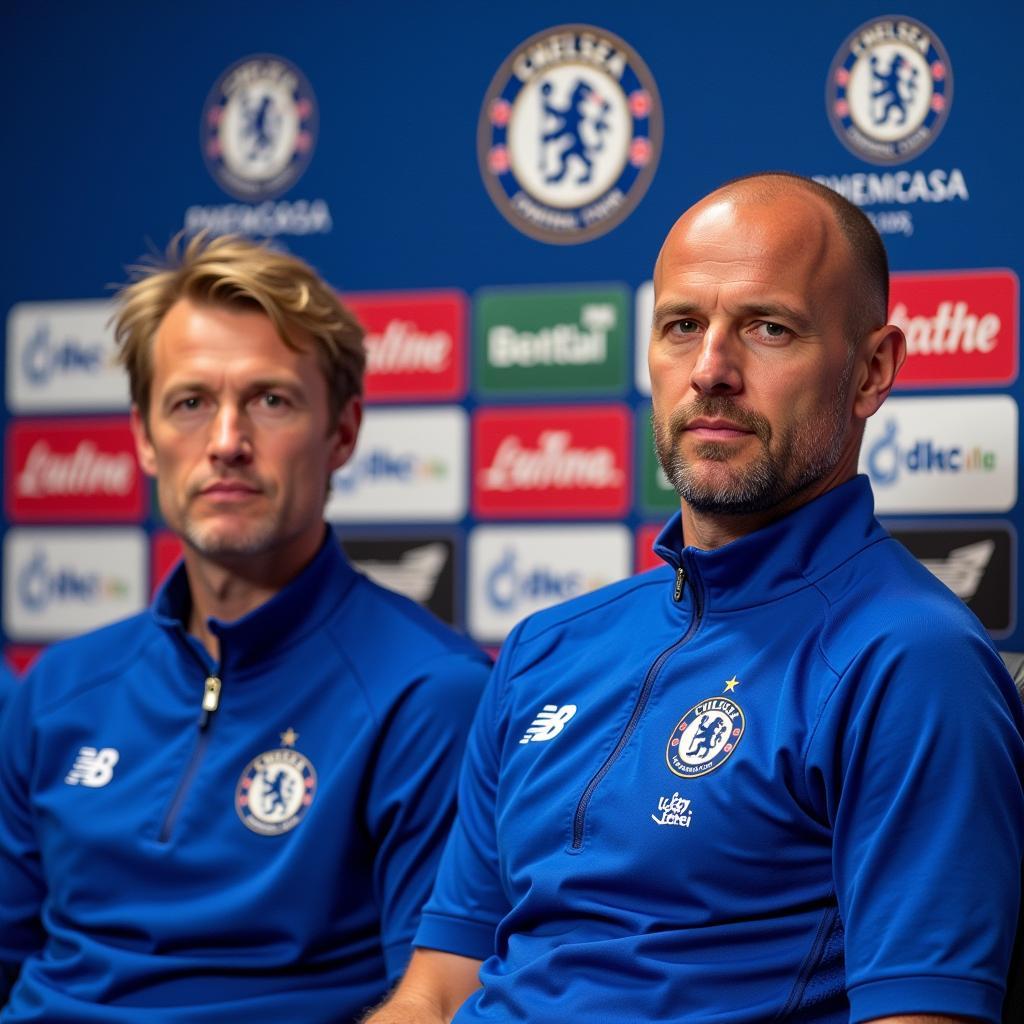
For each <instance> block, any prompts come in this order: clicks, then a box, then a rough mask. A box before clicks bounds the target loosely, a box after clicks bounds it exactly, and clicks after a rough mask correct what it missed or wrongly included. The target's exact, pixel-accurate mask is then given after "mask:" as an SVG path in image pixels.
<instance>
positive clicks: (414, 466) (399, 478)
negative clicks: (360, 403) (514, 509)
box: [325, 406, 468, 523]
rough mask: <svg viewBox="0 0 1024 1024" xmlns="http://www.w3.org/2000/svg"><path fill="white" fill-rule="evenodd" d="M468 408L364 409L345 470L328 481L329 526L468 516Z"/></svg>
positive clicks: (444, 519)
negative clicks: (355, 442)
mask: <svg viewBox="0 0 1024 1024" xmlns="http://www.w3.org/2000/svg"><path fill="white" fill-rule="evenodd" d="M467 443H468V425H467V417H466V412H465V410H464V409H461V408H459V407H457V406H444V407H442V408H434V409H383V408H379V407H378V408H371V409H369V410H367V413H366V417H365V419H364V421H363V428H362V431H361V432H360V436H359V443H358V445H357V446H356V451H355V454H354V455H353V457H352V458H351V459H350V460H349V463H348V465H346V466H344V467H343V468H342V469H340V470H338V472H336V473H335V474H334V477H333V479H332V481H331V495H330V498H329V499H328V501H327V508H326V511H325V515H326V517H327V519H328V521H330V522H371V523H372V522H378V521H381V520H386V521H390V522H400V521H403V520H408V521H413V522H452V521H455V520H459V519H461V518H462V517H463V516H464V515H465V513H466V467H467V451H466V447H467Z"/></svg>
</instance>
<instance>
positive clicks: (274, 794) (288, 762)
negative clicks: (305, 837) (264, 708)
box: [235, 730, 316, 836]
mask: <svg viewBox="0 0 1024 1024" xmlns="http://www.w3.org/2000/svg"><path fill="white" fill-rule="evenodd" d="M290 733H291V730H289V734H290ZM284 735H287V734H283V735H282V739H283V738H284ZM285 742H287V741H285ZM314 796H316V771H315V770H314V769H313V766H312V765H311V764H310V763H309V759H308V758H306V757H305V756H304V755H302V754H300V753H299V752H298V751H297V750H292V749H291V748H289V747H287V746H285V747H279V748H278V749H277V750H268V751H266V753H263V754H260V755H259V757H254V758H253V759H252V760H251V761H250V762H249V763H248V764H247V765H246V766H245V771H243V772H242V777H241V778H240V779H239V780H238V787H237V788H236V789H235V810H236V811H238V816H239V817H240V818H241V819H242V822H243V823H244V824H245V826H246V828H250V829H252V831H253V832H258V833H259V834H260V835H261V836H278V835H281V833H282V832H289V831H291V829H293V828H295V826H296V825H298V823H299V822H300V821H302V819H303V817H304V816H305V814H306V811H307V810H309V807H310V805H311V804H312V803H313V798H314Z"/></svg>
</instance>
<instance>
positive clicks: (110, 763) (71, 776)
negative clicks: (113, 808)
mask: <svg viewBox="0 0 1024 1024" xmlns="http://www.w3.org/2000/svg"><path fill="white" fill-rule="evenodd" d="M120 758H121V755H120V754H119V753H118V752H117V751H116V750H115V749H114V748H113V747H102V748H101V749H100V750H97V749H96V748H95V747H82V749H81V750H80V751H79V752H78V757H76V758H75V763H74V766H73V767H72V769H71V771H69V772H68V773H67V775H65V776H64V781H65V782H66V783H67V784H68V785H69V786H77V785H79V784H81V785H83V786H88V787H89V788H90V789H98V788H99V787H100V786H105V785H106V784H107V783H108V782H109V781H110V780H111V779H112V778H113V777H114V765H115V764H117V762H118V761H119V760H120Z"/></svg>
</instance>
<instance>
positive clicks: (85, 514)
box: [7, 419, 148, 522]
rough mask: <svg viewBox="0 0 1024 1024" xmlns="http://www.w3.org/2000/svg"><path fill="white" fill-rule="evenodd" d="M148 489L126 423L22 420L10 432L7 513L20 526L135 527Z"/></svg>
mask: <svg viewBox="0 0 1024 1024" xmlns="http://www.w3.org/2000/svg"><path fill="white" fill-rule="evenodd" d="M147 493H148V488H147V487H146V486H145V484H144V482H143V476H142V473H141V470H140V469H139V465H138V462H137V461H136V458H135V443H134V441H133V440H132V433H131V430H130V429H129V427H128V423H127V422H126V421H125V420H124V419H94V420H20V421H16V422H13V423H11V424H10V425H9V426H8V431H7V513H8V515H9V516H10V517H11V518H12V519H15V520H17V521H20V522H43V521H53V522H76V521H77V522H95V521H104V520H116V521H121V522H135V521H137V520H139V519H140V518H142V516H143V515H144V514H145V505H146V496H147Z"/></svg>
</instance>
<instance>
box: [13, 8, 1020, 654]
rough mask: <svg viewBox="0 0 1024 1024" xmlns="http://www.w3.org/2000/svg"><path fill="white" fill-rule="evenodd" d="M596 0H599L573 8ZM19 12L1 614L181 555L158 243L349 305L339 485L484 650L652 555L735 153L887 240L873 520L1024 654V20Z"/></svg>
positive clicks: (63, 630) (963, 14) (69, 622)
mask: <svg viewBox="0 0 1024 1024" xmlns="http://www.w3.org/2000/svg"><path fill="white" fill-rule="evenodd" d="M583 12H585V16H583ZM0 17H2V19H3V29H4V31H3V37H4V40H5V42H4V50H5V53H4V60H3V61H2V62H0V81H2V95H3V96H4V97H6V105H7V118H6V125H7V131H6V133H5V134H6V139H5V160H4V161H3V164H4V168H3V175H4V193H5V194H6V196H7V206H6V207H5V211H6V212H5V222H6V224H7V229H6V247H5V248H6V251H7V259H6V260H5V272H4V274H3V276H2V278H0V298H2V302H3V307H4V309H6V311H7V312H6V360H5V369H4V372H5V381H4V389H3V393H4V396H5V402H4V424H3V425H4V429H5V434H6V444H5V449H4V485H5V506H4V523H3V526H4V530H5V533H4V538H3V606H2V627H3V642H4V644H5V648H6V651H7V653H8V655H9V656H10V657H12V658H13V659H14V660H15V661H19V662H24V660H25V659H26V658H28V657H30V656H31V655H32V653H33V652H34V651H36V650H38V648H39V646H40V645H43V644H46V643H48V642H50V641H52V640H54V639H57V638H60V637H63V636H66V635H69V634H72V633H75V632H78V631H81V630H84V629H88V628H91V627H94V626H97V625H99V624H101V623H103V622H106V621H109V620H111V619H113V618H115V617H119V616H122V615H126V614H130V613H132V612H134V611H136V610H138V609H140V608H141V607H143V606H144V604H145V603H146V601H147V600H148V599H149V596H150V593H151V591H152V589H153V587H154V586H155V585H156V583H157V582H158V581H159V579H160V577H161V575H162V574H163V573H164V572H165V571H166V569H167V567H168V566H169V565H170V564H171V563H172V562H173V561H174V559H175V558H176V556H177V552H178V547H177V542H176V541H175V539H174V538H173V536H172V535H170V534H169V533H168V532H167V531H166V530H165V529H164V528H163V526H162V524H161V519H160V513H159V509H158V507H157V504H156V502H155V499H154V495H153V493H152V491H151V488H150V485H149V483H148V481H146V480H145V479H144V478H143V477H142V476H141V475H140V473H139V470H138V467H137V465H136V463H135V459H134V455H133V453H132V445H131V441H130V437H129V434H128V429H127V426H126V417H125V415H124V414H125V411H126V409H127V394H126V387H125V384H124V381H123V380H122V377H121V374H120V373H119V371H117V370H115V369H113V368H112V367H111V363H110V358H111V352H112V339H111V334H110V330H109V327H108V326H107V318H108V316H109V313H110V309H109V305H108V302H109V295H110V287H109V286H110V285H111V284H112V283H117V282H121V281H123V280H124V279H125V266H126V265H127V264H130V263H132V262H134V261H135V260H136V259H137V258H138V257H139V256H140V255H142V254H143V253H144V252H146V251H147V250H148V249H152V248H162V247H163V246H164V245H165V244H166V242H167V241H168V239H169V238H170V237H171V236H172V235H174V234H175V233H176V232H179V231H184V232H185V233H186V235H191V234H194V233H195V232H197V231H199V230H201V229H211V230H213V231H215V232H223V231H241V232H245V233H248V234H251V235H254V236H256V237H260V238H269V239H271V240H272V241H273V243H274V244H276V245H278V246H280V247H282V248H285V249H288V250H291V251H293V252H295V253H297V254H298V255H300V256H302V257H304V258H305V259H307V260H309V261H310V262H312V263H313V264H314V265H315V266H316V267H317V268H319V270H320V271H321V272H322V273H323V274H324V275H325V276H326V277H327V279H328V280H330V281H331V282H332V283H333V284H334V285H335V286H336V287H337V288H338V289H339V290H340V291H341V292H342V294H343V295H344V296H345V297H346V298H347V299H348V300H349V301H350V302H351V304H352V305H353V306H354V308H355V310H356V312H357V313H358V315H359V317H360V318H361V320H362V321H363V323H364V324H365V326H366V328H367V330H368V332H369V333H368V339H367V342H368V348H369V373H368V377H367V395H368V400H369V402H370V409H369V412H368V414H367V417H366V424H365V430H364V433H363V435H362V438H361V440H360V443H359V447H358V450H357V453H356V455H355V458H354V459H353V460H352V462H351V464H350V465H349V466H348V467H347V468H346V469H344V470H343V471H341V472H339V473H338V474H337V476H336V478H335V480H334V488H333V493H332V497H331V499H330V502H329V505H328V509H327V514H328V518H329V520H330V521H331V523H332V524H334V525H335V528H336V529H337V531H338V533H339V535H340V536H341V538H342V539H343V542H344V543H345V545H346V547H347V548H348V550H349V553H350V555H351V556H352V558H353V559H354V560H356V561H357V562H358V563H359V564H360V565H362V566H363V568H364V569H365V571H366V572H368V573H369V574H370V575H372V576H375V577H377V578H380V579H382V580H384V581H386V582H388V583H389V584H390V585H392V586H395V587H396V588H398V589H401V590H404V591H406V592H407V593H409V594H411V595H412V596H414V597H415V598H416V599H417V600H419V601H422V602H423V603H424V604H426V605H427V606H428V607H430V608H432V609H433V610H434V611H435V612H437V614H439V615H440V616H441V617H442V618H444V619H447V620H448V621H451V622H454V623H455V624H456V625H457V626H459V627H460V628H464V629H466V630H467V631H468V632H469V633H470V634H471V635H472V636H473V637H475V638H476V639H477V640H479V641H480V642H482V643H484V644H491V645H496V644H498V643H500V641H501V639H502V638H503V636H504V635H505V633H506V632H507V630H508V629H509V628H510V627H511V625H512V624H513V623H514V622H515V621H516V620H518V619H519V618H521V617H522V616H523V615H525V614H527V613H529V612H531V611H533V610H534V609H537V608H539V607H542V606H544V605H546V604H549V603H551V602H554V601H558V600H562V599H565V598H568V597H571V596H573V595H574V594H578V593H581V592H583V591H586V590H588V589H590V588H592V587H596V586H599V585H601V584H604V583H607V582H610V581H612V580H615V579H617V578H620V577H623V576H625V575H627V574H629V573H631V572H634V571H637V570H641V569H644V568H646V567H648V566H649V565H651V564H653V563H654V558H653V556H652V554H651V552H650V545H651V540H652V538H653V536H654V535H655V533H656V532H657V529H658V527H659V525H660V524H661V522H662V521H663V520H664V519H665V518H666V517H667V516H668V515H669V514H670V512H671V511H672V510H673V509H674V508H675V507H676V506H677V502H676V499H675V496H674V494H673V493H672V491H671V490H670V488H669V487H668V486H667V482H666V480H665V479H664V477H663V476H662V475H660V474H659V472H658V470H657V468H656V464H655V461H654V459H653V457H652V454H651V439H650V428H649V425H648V407H649V393H650V388H649V383H648V379H647V375H646V369H645V359H644V350H645V343H646V336H647V325H648V322H649V318H650V312H651V305H652V292H651V283H650V275H651V268H652V264H653V260H654V257H655V255H656V253H657V250H658V247H659V245H660V243H661V240H662V238H663V236H664V234H665V232H666V230H667V228H668V227H669V225H670V224H671V222H672V221H673V220H674V218H675V217H676V216H677V215H678V214H679V213H680V212H681V211H682V210H683V209H684V208H685V207H686V206H687V205H689V204H690V203H691V202H693V201H694V200H695V199H697V198H698V197H699V196H701V195H702V194H703V193H705V192H707V191H708V190H710V189H711V188H713V187H714V186H715V185H716V184H718V183H719V182H721V181H723V180H724V179H727V178H731V177H734V176H737V175H741V174H745V173H749V172H753V171H757V170H762V169H767V168H773V169H785V170H790V171H795V172H798V173H801V174H806V175H810V176H812V177H814V178H816V179H817V180H818V181H821V182H824V183H825V184H827V185H828V186H830V187H832V188H834V189H836V190H837V191H839V192H841V193H842V194H843V195H844V196H846V197H847V198H849V199H850V200H852V201H853V202H854V203H856V204H858V206H860V207H861V208H862V209H863V210H864V212H865V213H867V214H868V216H870V217H871V218H872V220H873V221H874V223H875V224H876V226H877V227H878V229H879V231H880V232H881V233H882V235H883V237H884V238H885V241H886V244H887V246H888V249H889V253H890V257H891V262H892V266H893V270H894V274H893V295H892V309H891V317H892V319H893V320H894V321H895V322H897V323H900V324H901V325H902V326H903V327H904V329H905V330H906V331H907V335H908V338H909V342H910V356H909V358H908V361H907V364H906V367H905V369H904V371H903V374H902V379H901V382H900V384H899V388H898V391H897V392H896V393H895V394H894V396H893V397H892V398H891V399H890V401H888V402H887V403H886V405H885V407H884V408H883V409H882V411H881V412H880V413H879V414H878V415H877V416H876V417H874V419H872V420H871V421H870V423H869V425H868V429H867V434H866V437H865V441H864V450H863V459H862V465H861V468H862V470H863V471H864V472H866V473H868V474H869V475H870V477H871V479H872V482H873V484H874V488H875V494H876V497H877V504H878V510H879V512H880V514H881V515H882V516H883V519H884V521H885V522H886V524H887V525H888V526H889V528H890V529H891V530H892V532H893V533H894V534H895V536H896V537H898V538H899V539H900V540H901V541H902V542H903V543H904V544H906V545H907V547H908V548H909V549H910V550H911V551H912V552H913V553H914V554H915V555H916V556H917V557H918V558H919V559H920V560H921V561H922V562H924V564H925V565H927V566H928V568H929V569H931V570H932V571H933V572H934V573H935V574H936V575H937V576H939V577H940V578H941V579H942V580H943V581H944V582H946V583H947V584H948V585H949V586H950V587H951V588H952V589H953V590H955V591H956V592H957V593H958V594H959V595H960V596H961V597H962V598H963V599H964V600H965V601H967V602H968V604H969V605H970V606H971V607H972V608H973V609H974V610H975V612H976V613H977V614H978V615H979V617H980V618H981V619H982V621H983V622H984V623H985V625H986V626H987V627H988V629H989V630H990V631H991V633H992V635H993V636H994V637H995V638H997V640H998V641H999V642H1000V643H1001V644H1002V645H1003V646H1006V647H1018V648H1019V647H1020V646H1021V644H1022V643H1024V630H1022V627H1021V624H1020V622H1019V619H1018V613H1017V589H1018V579H1019V577H1020V567H1021V565H1020V561H1021V556H1020V552H1019V545H1018V525H1019V522H1020V517H1021V501H1020V495H1019V487H1018V479H1019V470H1020V453H1019V444H1018V437H1019V429H1018V421H1019V404H1020V398H1021V385H1020V380H1019V355H1018V353H1019V340H1018V321H1019V300H1018V275H1019V273H1020V263H1021V260H1022V255H1021V252H1022V250H1021V241H1020V240H1021V235H1022V227H1024V215H1022V212H1021V209H1022V204H1021V202H1020V194H1019V193H1020V188H1021V186H1020V174H1019V168H1020V166H1021V158H1022V155H1024V154H1022V131H1021V124H1022V122H1021V117H1020V112H1019V105H1018V97H1019V92H1020V83H1019V70H1018V68H1019V59H1018V58H1019V46H1020V39H1021V36H1022V31H1024V9H1022V8H1021V7H1020V6H1019V5H1010V4H1006V3H1004V2H991V0H979V2H974V3H971V4H964V3H945V2H929V3H928V4H908V5H903V6H900V5H897V6H896V7H895V8H886V7H884V6H881V7H880V6H876V5H872V4H869V3H864V2H860V0H857V2H851V3H844V4H821V5H815V6H814V9H813V12H812V11H811V8H810V6H806V7H805V6H803V5H796V4H794V5H789V6H788V7H787V6H786V5H775V4H763V3H759V2H757V3H755V2H733V3H729V4H661V3H652V4H622V3H618V2H615V3H612V2H604V0H592V2H591V3H589V4H586V5H583V6H582V7H581V6H580V5H578V4H568V3H561V2H558V0H546V2H544V3H536V2H520V3H518V4H515V5H513V4H508V5H502V6H499V7H493V6H491V7H487V8H486V9H485V8H484V7H482V6H480V5H477V4H474V5H461V4H449V5H433V4H431V5H427V4H418V3H397V4H392V5H389V6H388V8H387V9H386V10H385V9H384V8H382V7H380V6H379V5H372V4H364V3H358V4H357V3H352V2H332V3H316V2H308V3H303V4H285V5H282V4H271V3H268V2H253V0H249V2H246V3H244V4H243V3H237V2H225V3H221V4H219V5H207V4H198V3H191V4H189V3H185V4H181V5H174V6H173V7H172V5H155V4H152V5H144V6H142V7H139V6H138V5H129V4H127V3H122V2H106V3H93V4H88V5H86V4H81V5H72V4H64V3H54V2H46V0H43V2H38V0H37V2H33V3H32V4H31V5H29V4H28V3H17V4H15V5H14V6H13V7H8V8H7V9H6V12H5V13H4V14H3V15H2V16H0Z"/></svg>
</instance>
